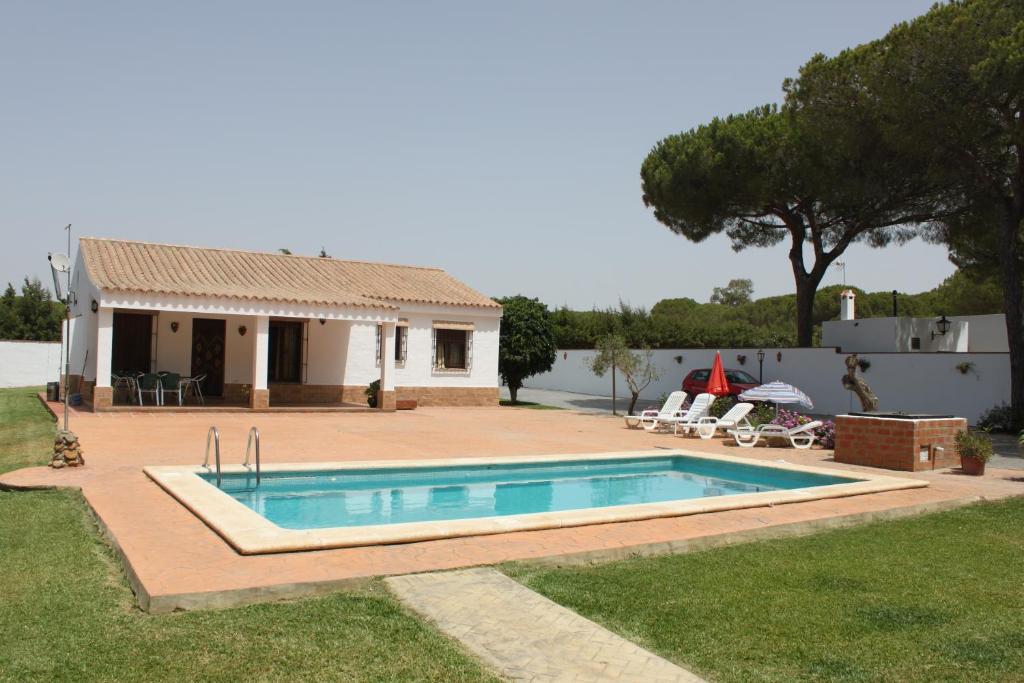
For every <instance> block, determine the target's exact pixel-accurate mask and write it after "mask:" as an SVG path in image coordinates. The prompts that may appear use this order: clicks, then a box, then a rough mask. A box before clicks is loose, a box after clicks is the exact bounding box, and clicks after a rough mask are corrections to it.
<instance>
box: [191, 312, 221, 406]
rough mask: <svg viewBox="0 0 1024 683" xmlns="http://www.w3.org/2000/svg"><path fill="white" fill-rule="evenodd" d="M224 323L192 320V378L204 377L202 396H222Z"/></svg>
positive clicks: (202, 319) (198, 319)
mask: <svg viewBox="0 0 1024 683" xmlns="http://www.w3.org/2000/svg"><path fill="white" fill-rule="evenodd" d="M226 327H227V326H226V323H225V321H223V320H214V319H211V318H193V319H192V376H193V377H195V376H197V375H206V379H205V380H203V383H202V385H201V388H202V391H203V396H223V395H224V340H225V331H226Z"/></svg>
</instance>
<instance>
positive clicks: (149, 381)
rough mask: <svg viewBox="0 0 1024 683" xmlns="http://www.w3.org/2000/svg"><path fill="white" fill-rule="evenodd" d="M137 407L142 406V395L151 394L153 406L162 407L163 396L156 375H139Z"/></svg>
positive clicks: (147, 373)
mask: <svg viewBox="0 0 1024 683" xmlns="http://www.w3.org/2000/svg"><path fill="white" fill-rule="evenodd" d="M138 387H139V388H138V392H139V405H140V406H141V405H142V395H143V394H153V403H154V405H158V406H159V405H163V402H164V400H163V396H162V395H161V391H160V376H159V375H157V374H156V373H152V372H146V373H143V374H141V375H139V381H138Z"/></svg>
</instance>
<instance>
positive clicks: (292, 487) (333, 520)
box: [200, 455, 855, 529]
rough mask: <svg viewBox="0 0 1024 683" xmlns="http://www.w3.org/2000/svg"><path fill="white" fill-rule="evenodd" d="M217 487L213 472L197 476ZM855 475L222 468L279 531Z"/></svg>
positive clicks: (764, 487) (535, 467) (585, 467)
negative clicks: (251, 471) (259, 471)
mask: <svg viewBox="0 0 1024 683" xmlns="http://www.w3.org/2000/svg"><path fill="white" fill-rule="evenodd" d="M200 476H201V477H202V478H204V479H205V480H206V481H208V482H210V485H211V486H213V485H215V484H214V481H215V477H214V476H212V475H208V474H202V475H200ZM850 481H855V480H852V479H846V478H843V477H832V476H827V475H821V474H809V473H804V472H792V471H788V470H781V469H776V468H772V467H761V466H758V465H746V464H738V463H730V462H720V461H715V460H707V459H704V458H694V457H688V456H684V455H672V456H667V457H664V458H622V459H615V460H589V461H575V462H546V463H543V464H530V463H517V464H508V465H473V466H452V467H409V468H401V469H365V470H334V471H316V472H274V473H264V474H263V477H262V481H261V482H260V485H259V486H258V487H255V486H254V485H255V477H254V476H252V475H248V474H228V475H224V478H223V482H222V485H221V488H222V489H223V490H224V492H225V493H227V494H228V495H230V496H231V497H232V498H234V499H235V500H237V501H239V502H240V503H242V504H243V505H245V506H247V507H249V508H251V509H253V510H255V511H256V512H258V513H259V514H261V515H263V516H264V517H265V518H267V519H268V520H269V521H271V522H273V523H274V524H276V525H278V526H280V527H283V528H285V529H323V528H329V527H346V526H366V525H373V524H398V523H401V522H428V521H438V520H451V519H466V518H475V517H496V516H502V515H519V514H524V513H531V512H552V511H561V510H579V509H582V508H597V507H609V506H613V505H631V504H635V503H657V502H664V501H669V500H683V499H688V498H706V497H709V496H727V495H730V494H737V493H755V492H758V491H777V490H780V489H796V488H805V487H809V486H825V485H828V484H843V483H849V482H850Z"/></svg>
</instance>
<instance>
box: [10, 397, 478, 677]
mask: <svg viewBox="0 0 1024 683" xmlns="http://www.w3.org/2000/svg"><path fill="white" fill-rule="evenodd" d="M53 429H54V424H53V420H52V419H50V417H49V414H48V413H47V412H46V410H45V409H44V408H43V407H42V405H40V403H39V401H38V400H37V399H35V397H34V394H33V393H32V392H31V391H30V390H26V389H4V390H0V471H5V470H10V469H14V468H16V467H21V466H25V465H33V464H42V463H45V462H46V461H47V459H48V456H47V454H48V452H49V449H50V447H51V445H52V438H53ZM87 457H88V454H87ZM0 581H2V589H0V643H2V646H0V680H3V681H8V680H9V681H30V680H38V681H51V680H96V681H132V680H145V681H161V680H163V681H181V680H198V679H202V680H208V681H236V680H261V681H273V680H345V681H492V680H495V679H494V678H493V677H492V676H491V675H490V674H489V673H488V672H486V671H485V670H484V669H483V668H482V667H481V666H480V665H479V664H478V663H477V662H476V661H475V660H473V659H471V658H470V657H469V656H467V655H466V654H464V653H463V652H462V651H461V650H460V649H459V648H458V647H457V646H456V644H455V643H454V642H452V641H450V640H448V639H447V638H445V637H444V636H442V635H441V634H440V633H438V632H437V631H435V630H434V629H433V628H431V627H429V626H427V625H426V624H425V623H424V622H422V621H420V620H418V619H417V618H416V617H414V616H413V615H412V614H410V613H408V612H406V611H405V610H404V609H403V608H402V607H401V606H400V605H399V603H398V601H397V600H396V599H395V598H393V597H392V596H391V595H390V594H389V593H388V592H387V591H386V590H385V589H384V587H383V585H382V584H380V583H379V582H374V583H372V584H370V585H369V586H368V587H367V588H365V589H362V590H358V591H349V592H340V593H335V594H332V595H330V596H327V597H323V598H313V599H307V600H297V601H293V602H276V603H268V604H262V605H252V606H248V607H239V608H233V609H224V610H209V611H198V612H181V613H177V614H167V615H150V614H145V613H143V612H141V611H140V610H139V609H138V608H137V607H136V606H135V600H134V597H133V596H132V594H131V591H130V590H129V588H128V586H127V584H126V582H125V581H124V578H123V576H122V574H121V569H120V566H119V565H118V563H117V561H116V560H115V558H114V557H113V555H112V553H111V552H110V550H109V548H108V547H107V546H106V545H105V544H104V543H103V542H102V541H101V540H100V538H99V536H98V534H97V531H96V529H95V526H94V524H93V522H92V519H91V517H90V516H89V513H88V511H87V509H86V505H85V502H84V500H83V499H82V497H81V494H80V493H78V492H76V491H66V490H58V491H31V492H2V491H0Z"/></svg>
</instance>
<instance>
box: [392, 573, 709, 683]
mask: <svg viewBox="0 0 1024 683" xmlns="http://www.w3.org/2000/svg"><path fill="white" fill-rule="evenodd" d="M387 584H388V586H389V587H390V588H391V590H392V591H393V592H394V593H395V594H396V595H398V597H399V598H400V599H401V600H402V602H404V603H405V604H406V605H408V606H409V607H410V608H411V609H412V610H413V611H415V612H417V613H418V614H420V615H422V616H424V617H426V618H427V619H429V620H431V621H433V622H434V623H435V624H436V625H437V627H438V628H440V629H441V630H442V631H444V632H445V633H447V634H448V635H450V636H452V637H453V638H455V639H456V640H458V641H460V642H461V643H462V644H463V645H464V646H465V647H467V648H468V649H469V650H470V651H472V652H473V653H474V654H476V655H477V656H478V657H480V658H481V659H482V660H484V661H485V662H486V663H487V664H489V665H490V666H491V667H493V668H495V669H497V671H498V673H500V674H501V675H503V676H505V677H507V678H509V679H511V680H514V681H623V682H625V681H636V682H637V683H655V682H657V681H665V682H666V683H668V682H669V681H681V682H686V683H696V682H698V681H702V680H703V679H702V678H699V677H697V676H695V675H693V674H692V673H690V672H689V671H686V670H685V669H682V668H680V667H678V666H676V665H675V664H673V663H671V662H669V661H667V660H665V659H662V658H661V657H658V656H657V655H654V654H652V653H650V652H648V651H647V650H644V649H643V648H641V647H639V646H638V645H635V644H633V643H631V642H629V641H628V640H625V639H623V638H620V637H619V636H617V635H615V634H614V633H612V632H611V631H609V630H608V629H606V628H603V627H601V626H598V625H597V624H595V623H594V622H592V621H590V620H589V619H585V618H584V617H581V616H580V615H578V614H576V613H575V612H573V611H571V610H568V609H566V608H564V607H562V606H561V605H557V604H555V603H554V602H551V601H550V600H548V599H547V598H545V597H543V596H542V595H539V594H537V593H535V592H533V591H532V590H530V589H529V588H527V587H526V586H523V585H522V584H519V583H517V582H515V581H513V580H512V579H510V578H508V577H507V576H505V575H504V574H501V573H499V572H497V571H495V570H493V569H464V570H461V571H454V572H443V573H439V574H414V575H408V576H394V577H391V578H389V579H387Z"/></svg>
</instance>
